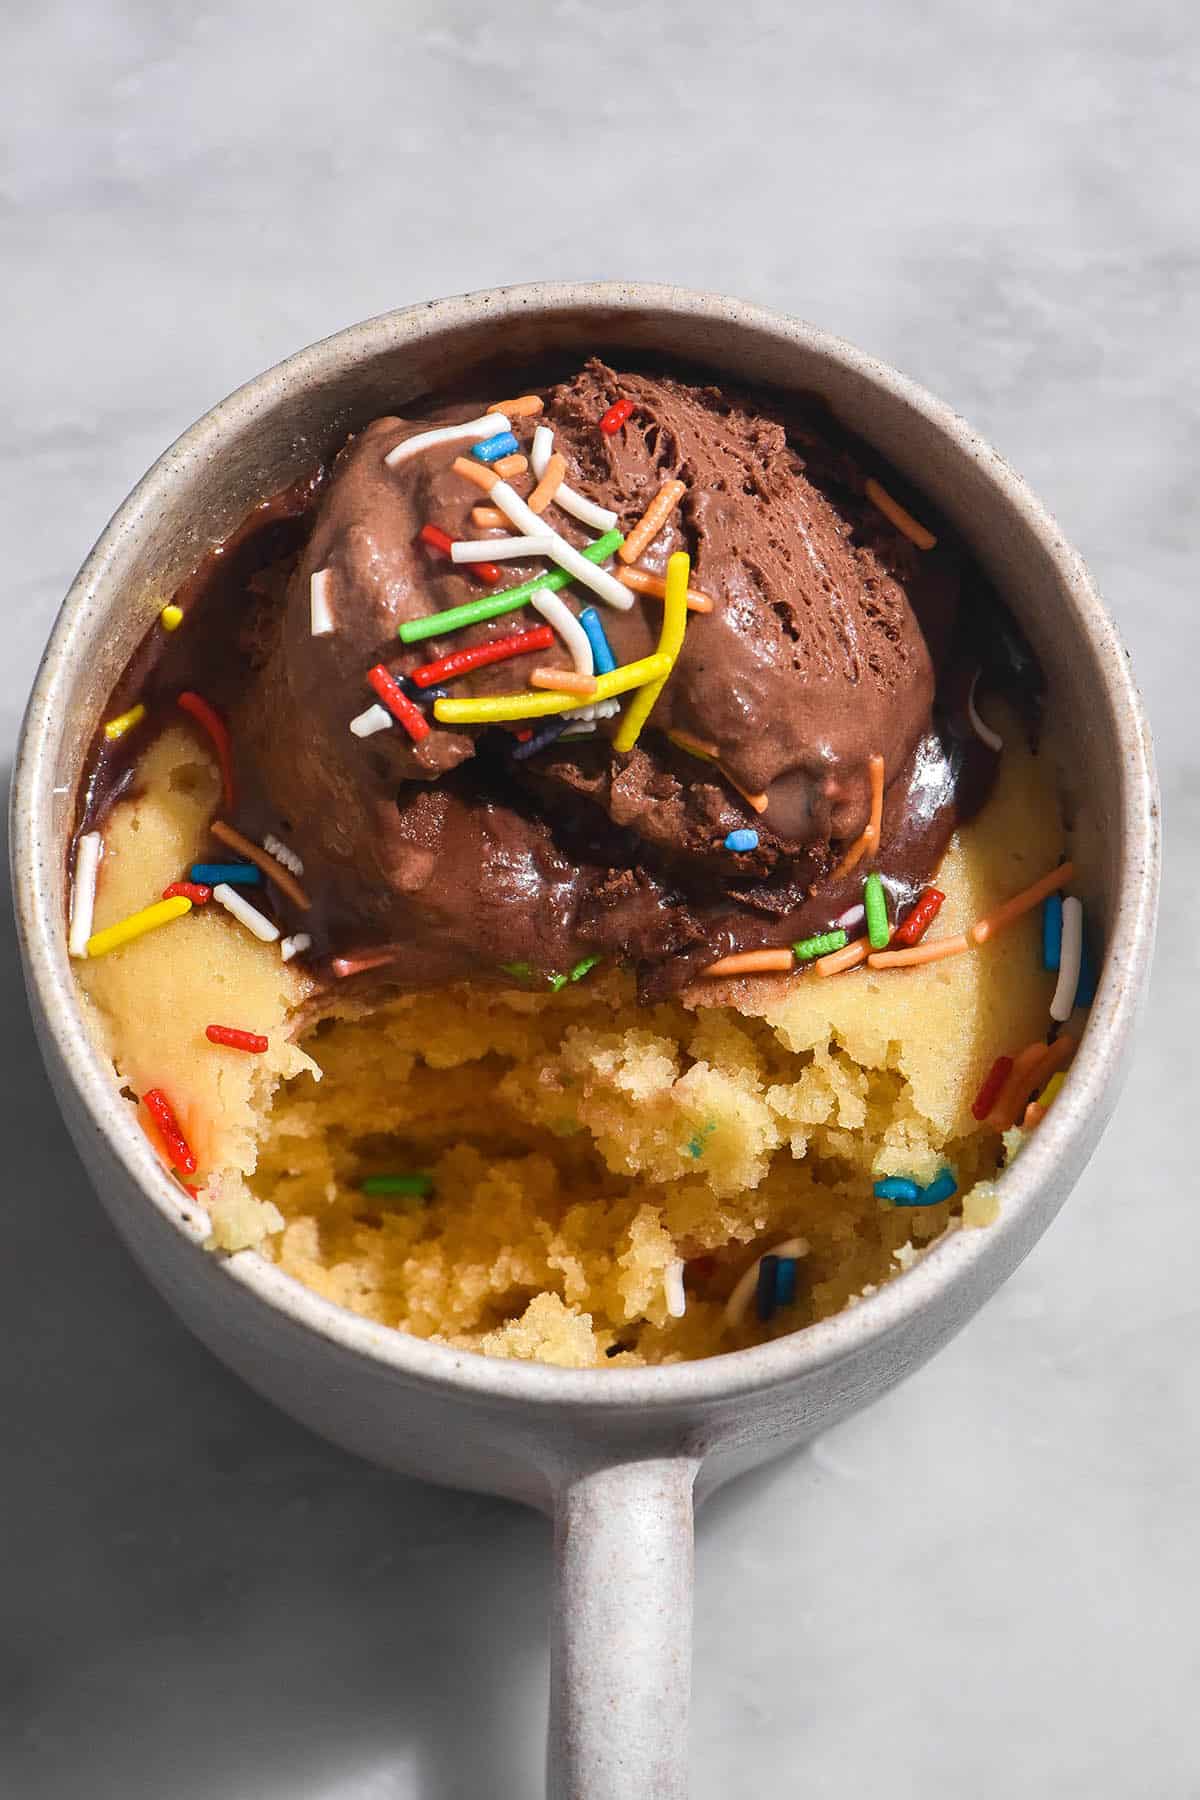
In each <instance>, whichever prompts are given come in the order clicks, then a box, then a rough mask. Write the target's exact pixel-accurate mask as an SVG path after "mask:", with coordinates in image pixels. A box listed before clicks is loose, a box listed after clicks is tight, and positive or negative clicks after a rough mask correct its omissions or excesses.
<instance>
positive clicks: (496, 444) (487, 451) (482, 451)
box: [471, 431, 521, 463]
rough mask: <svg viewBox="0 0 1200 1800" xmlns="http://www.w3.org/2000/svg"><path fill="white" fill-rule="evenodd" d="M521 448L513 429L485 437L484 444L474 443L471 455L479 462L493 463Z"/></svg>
mask: <svg viewBox="0 0 1200 1800" xmlns="http://www.w3.org/2000/svg"><path fill="white" fill-rule="evenodd" d="M520 448H521V446H520V444H518V442H517V440H516V438H515V437H514V436H513V434H512V432H511V431H498V432H497V433H496V435H495V437H490V438H484V440H483V442H482V444H472V446H471V455H472V456H473V457H474V458H475V460H476V461H477V462H481V463H492V462H499V460H500V458H501V457H502V456H511V455H512V453H513V451H514V450H519V449H520Z"/></svg>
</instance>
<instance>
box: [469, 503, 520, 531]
mask: <svg viewBox="0 0 1200 1800" xmlns="http://www.w3.org/2000/svg"><path fill="white" fill-rule="evenodd" d="M471 523H472V525H478V526H479V529H480V530H481V531H511V530H512V525H511V523H510V521H509V520H508V519H506V518H505V516H504V514H503V513H502V512H501V511H500V508H499V507H498V506H473V507H472V508H471Z"/></svg>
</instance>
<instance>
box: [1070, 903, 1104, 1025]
mask: <svg viewBox="0 0 1200 1800" xmlns="http://www.w3.org/2000/svg"><path fill="white" fill-rule="evenodd" d="M1099 979H1100V971H1099V969H1098V967H1097V965H1096V958H1095V956H1094V955H1093V954H1092V946H1091V943H1090V941H1089V937H1088V928H1087V918H1086V916H1085V918H1084V921H1083V953H1082V955H1081V956H1080V958H1079V986H1078V987H1077V988H1076V989H1075V1004H1076V1006H1090V1005H1091V1004H1092V1001H1093V1000H1094V999H1095V998H1096V983H1097V981H1098V980H1099Z"/></svg>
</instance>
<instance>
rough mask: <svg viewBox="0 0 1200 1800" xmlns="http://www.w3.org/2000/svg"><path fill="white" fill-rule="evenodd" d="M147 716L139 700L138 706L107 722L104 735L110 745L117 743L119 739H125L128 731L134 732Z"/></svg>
mask: <svg viewBox="0 0 1200 1800" xmlns="http://www.w3.org/2000/svg"><path fill="white" fill-rule="evenodd" d="M145 716H146V708H145V707H144V706H143V705H142V703H141V701H140V700H139V701H138V703H137V705H136V706H131V707H130V708H129V711H128V712H123V713H118V714H117V716H116V718H115V719H108V720H106V721H105V725H104V735H105V737H106V738H107V739H108V741H109V743H115V742H116V740H117V739H118V738H122V737H124V736H125V733H126V732H127V731H132V730H133V728H134V726H135V725H140V724H141V722H142V720H143V719H144V718H145Z"/></svg>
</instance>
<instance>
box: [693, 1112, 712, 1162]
mask: <svg viewBox="0 0 1200 1800" xmlns="http://www.w3.org/2000/svg"><path fill="white" fill-rule="evenodd" d="M716 1129H717V1121H716V1120H715V1119H705V1121H704V1124H703V1125H702V1126H701V1128H700V1130H699V1131H698V1132H697V1133H696V1135H695V1137H694V1138H693V1139H692V1140H691V1142H690V1143H689V1145H688V1150H689V1151H690V1152H691V1154H692V1155H693V1156H703V1155H704V1140H705V1138H706V1137H711V1136H712V1134H713V1132H714V1131H715V1130H716Z"/></svg>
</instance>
